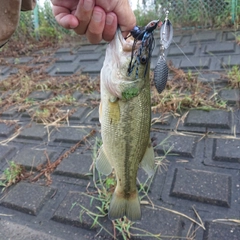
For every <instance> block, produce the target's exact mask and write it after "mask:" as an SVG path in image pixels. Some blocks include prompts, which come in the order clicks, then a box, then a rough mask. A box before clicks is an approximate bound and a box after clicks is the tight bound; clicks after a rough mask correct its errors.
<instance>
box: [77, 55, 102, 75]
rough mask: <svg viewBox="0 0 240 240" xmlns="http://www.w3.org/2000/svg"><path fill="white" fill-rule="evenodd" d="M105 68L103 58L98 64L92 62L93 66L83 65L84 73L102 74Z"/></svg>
mask: <svg viewBox="0 0 240 240" xmlns="http://www.w3.org/2000/svg"><path fill="white" fill-rule="evenodd" d="M102 66H103V58H101V59H99V61H97V62H92V63H91V64H89V63H88V64H84V65H81V67H82V73H89V74H91V73H100V71H101V69H102Z"/></svg>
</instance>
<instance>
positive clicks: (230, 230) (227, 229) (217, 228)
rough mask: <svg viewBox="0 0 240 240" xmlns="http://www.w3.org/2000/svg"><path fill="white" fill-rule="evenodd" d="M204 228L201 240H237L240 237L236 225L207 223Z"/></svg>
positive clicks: (238, 228)
mask: <svg viewBox="0 0 240 240" xmlns="http://www.w3.org/2000/svg"><path fill="white" fill-rule="evenodd" d="M206 228H207V229H206V232H205V233H204V237H203V240H219V239H231V240H238V239H239V236H240V227H239V225H236V224H231V223H230V224H229V223H227V222H226V223H217V222H207V224H206Z"/></svg>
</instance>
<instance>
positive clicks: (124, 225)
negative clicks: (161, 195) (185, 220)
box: [72, 138, 170, 240]
mask: <svg viewBox="0 0 240 240" xmlns="http://www.w3.org/2000/svg"><path fill="white" fill-rule="evenodd" d="M163 142H164V143H166V141H163ZM101 145H102V140H101V139H100V138H96V139H95V143H94V147H93V154H92V157H93V164H92V171H93V183H94V187H95V189H96V190H97V196H96V195H95V196H94V193H96V191H94V192H88V193H86V194H85V193H84V195H87V196H89V197H90V198H92V199H96V200H98V201H100V205H98V206H96V209H97V211H98V213H95V212H92V211H90V210H89V209H87V208H86V207H85V206H82V205H79V204H78V205H79V206H80V207H81V209H82V211H83V212H82V211H81V213H80V220H81V216H82V214H83V213H86V214H87V215H88V216H89V217H90V218H91V219H92V220H93V224H92V226H94V225H99V226H100V228H101V230H102V229H103V230H104V231H105V232H106V233H107V234H109V235H110V236H112V237H113V238H114V239H118V238H119V237H120V238H122V239H125V240H127V239H131V237H133V236H151V237H153V238H155V239H160V234H152V233H150V232H147V231H146V230H144V229H140V228H137V227H135V226H134V225H135V222H132V221H129V220H128V219H127V218H126V217H124V218H122V219H117V220H114V221H112V222H113V232H112V233H110V232H109V231H108V230H107V229H106V228H105V227H104V226H103V225H102V224H101V221H100V218H105V217H106V216H107V214H108V208H109V204H110V199H111V196H112V193H113V192H114V189H115V187H116V176H115V173H114V171H113V173H112V174H111V175H109V176H107V177H106V176H103V175H102V174H101V173H99V172H98V171H96V168H95V160H96V158H97V154H98V151H99V148H100V147H101ZM169 151H170V150H169V149H168V150H167V151H166V153H165V155H164V156H163V157H162V158H160V157H158V158H157V159H156V163H157V164H156V168H155V170H156V171H155V174H156V172H157V169H160V168H161V169H162V170H163V169H166V168H167V162H166V161H165V160H166V155H167V154H168V153H169ZM155 174H154V175H155ZM154 175H153V176H152V177H150V178H147V179H146V181H145V182H144V183H140V181H139V180H138V179H137V182H138V186H139V196H140V201H141V203H146V202H147V203H148V204H149V203H151V199H150V198H149V197H148V191H149V189H150V186H151V183H152V181H153V178H154ZM144 199H147V201H146V200H144ZM73 207H74V206H72V208H73ZM101 230H100V231H101ZM136 231H137V232H138V234H136Z"/></svg>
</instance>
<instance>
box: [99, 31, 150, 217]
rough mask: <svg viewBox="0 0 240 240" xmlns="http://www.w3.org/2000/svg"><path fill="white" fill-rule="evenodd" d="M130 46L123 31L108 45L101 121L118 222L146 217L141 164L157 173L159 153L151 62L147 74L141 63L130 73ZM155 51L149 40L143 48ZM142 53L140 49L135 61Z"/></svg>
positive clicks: (103, 168)
mask: <svg viewBox="0 0 240 240" xmlns="http://www.w3.org/2000/svg"><path fill="white" fill-rule="evenodd" d="M124 44H126V41H125V39H124V38H123V36H122V33H121V31H120V29H118V30H117V33H116V34H115V37H114V39H113V40H112V41H111V42H110V44H109V45H108V47H107V49H106V57H105V60H104V64H103V67H102V70H101V104H100V108H99V115H100V116H99V120H100V122H101V136H102V141H103V145H102V146H101V148H100V150H99V155H98V157H97V160H96V167H97V169H98V171H100V172H102V173H103V174H105V175H108V174H110V173H111V172H112V168H114V172H115V174H116V179H117V186H116V188H115V191H114V193H113V195H112V199H111V202H110V206H109V212H108V216H109V218H110V219H111V220H114V219H118V218H122V217H123V216H126V217H127V218H128V219H129V220H132V221H136V220H139V219H140V218H141V208H140V202H139V197H138V190H137V187H136V179H137V172H138V168H139V166H141V167H142V168H143V169H144V170H145V171H146V172H147V173H148V174H149V176H151V175H152V174H153V173H154V151H153V148H152V146H151V144H150V126H151V97H150V81H149V72H150V62H149V64H148V65H147V71H146V74H145V70H146V65H145V64H142V63H140V64H139V66H138V68H137V67H136V66H135V67H134V68H133V70H132V72H131V73H130V76H129V73H128V66H129V63H130V62H131V59H132V57H131V56H132V54H131V51H125V50H124V49H125V48H124ZM136 50H137V51H138V50H139V48H138V49H136ZM150 50H151V47H150V46H149V45H147V44H146V46H145V45H144V46H142V48H141V52H143V53H144V54H145V55H149V51H150ZM136 56H139V52H136V55H134V56H133V60H135V59H136ZM149 60H150V59H149ZM137 70H138V77H137V76H136V71H137Z"/></svg>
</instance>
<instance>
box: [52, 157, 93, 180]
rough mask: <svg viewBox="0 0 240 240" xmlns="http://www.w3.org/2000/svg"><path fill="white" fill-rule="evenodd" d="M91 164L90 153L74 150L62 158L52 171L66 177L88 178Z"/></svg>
mask: <svg viewBox="0 0 240 240" xmlns="http://www.w3.org/2000/svg"><path fill="white" fill-rule="evenodd" d="M91 165H92V156H91V155H90V154H83V153H81V152H75V153H73V154H71V155H69V156H68V157H67V158H65V159H63V161H62V162H61V163H60V165H58V167H57V168H56V170H55V172H54V173H55V174H59V175H64V176H68V177H75V178H86V179H89V176H91V170H90V169H91Z"/></svg>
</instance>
